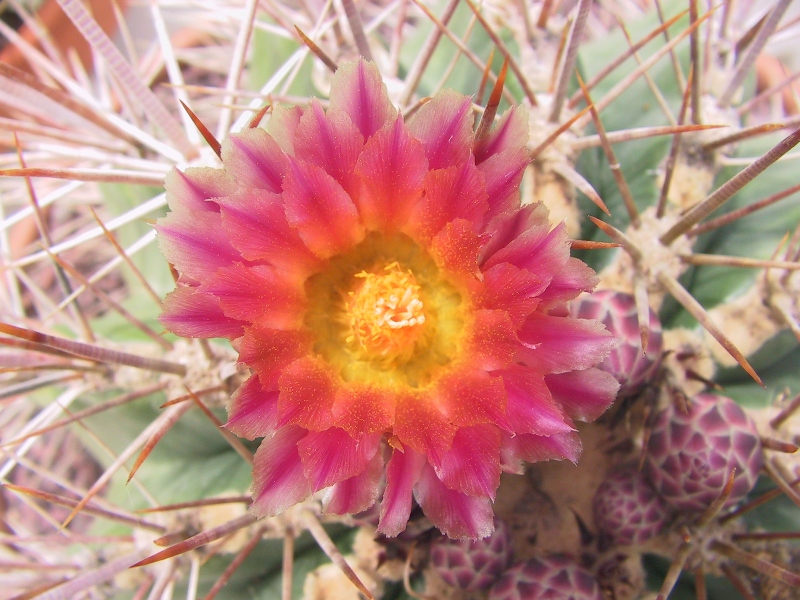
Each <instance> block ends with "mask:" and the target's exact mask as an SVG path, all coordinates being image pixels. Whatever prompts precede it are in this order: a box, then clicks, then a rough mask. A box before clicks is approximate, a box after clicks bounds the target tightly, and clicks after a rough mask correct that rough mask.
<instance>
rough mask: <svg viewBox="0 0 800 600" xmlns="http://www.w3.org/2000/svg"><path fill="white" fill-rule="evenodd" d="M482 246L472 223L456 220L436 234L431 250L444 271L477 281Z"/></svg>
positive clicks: (481, 241)
mask: <svg viewBox="0 0 800 600" xmlns="http://www.w3.org/2000/svg"><path fill="white" fill-rule="evenodd" d="M482 244H483V240H482V239H481V237H480V236H479V235H478V234H476V233H474V232H473V231H472V223H470V222H469V221H466V220H464V219H456V220H455V221H451V222H450V223H447V225H445V226H444V227H443V228H442V229H441V231H439V233H437V234H436V236H435V237H434V238H433V240H431V244H430V250H431V254H432V255H433V257H434V259H435V260H436V262H437V264H438V265H439V266H440V267H441V268H442V269H443V270H445V271H449V272H450V273H457V274H459V275H461V276H464V277H467V278H468V279H476V278H480V269H479V268H478V252H479V251H480V248H481V245H482Z"/></svg>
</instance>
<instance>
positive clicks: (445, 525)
mask: <svg viewBox="0 0 800 600" xmlns="http://www.w3.org/2000/svg"><path fill="white" fill-rule="evenodd" d="M414 497H415V498H416V500H417V502H418V503H419V505H420V506H421V507H422V511H423V512H424V513H425V516H426V517H428V518H429V519H430V520H431V521H432V522H433V524H434V525H436V527H438V528H439V530H440V531H441V532H442V533H443V534H445V535H446V536H447V537H450V538H453V539H478V538H484V537H486V536H488V535H491V533H492V531H494V511H492V504H491V502H489V499H488V498H483V497H479V496H467V495H466V494H464V493H462V492H458V491H455V490H450V489H448V488H447V487H446V486H445V485H444V484H443V483H442V482H441V481H440V480H439V478H438V477H436V473H435V472H434V471H433V468H431V467H430V465H425V466H424V467H423V469H422V474H421V476H420V478H419V481H418V482H417V485H416V487H415V488H414Z"/></svg>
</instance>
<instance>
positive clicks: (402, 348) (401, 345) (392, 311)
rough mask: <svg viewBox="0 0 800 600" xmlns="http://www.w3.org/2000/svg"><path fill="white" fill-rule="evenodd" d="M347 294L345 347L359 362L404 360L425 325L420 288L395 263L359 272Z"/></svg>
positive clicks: (414, 280) (412, 350)
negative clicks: (357, 357)
mask: <svg viewBox="0 0 800 600" xmlns="http://www.w3.org/2000/svg"><path fill="white" fill-rule="evenodd" d="M354 277H355V279H356V280H357V281H356V282H355V285H354V289H352V290H351V291H349V292H348V293H347V298H346V299H345V310H346V314H347V324H348V330H349V331H348V335H347V337H346V340H345V341H346V342H347V344H348V345H349V346H350V347H351V349H352V350H354V351H355V352H356V353H357V354H358V355H359V356H360V358H362V359H366V360H370V361H373V362H378V363H397V362H404V361H405V360H408V359H409V358H410V357H411V356H412V355H413V353H414V348H415V345H416V341H417V339H418V338H419V337H420V335H421V333H422V330H423V326H424V324H425V310H424V308H425V307H424V305H423V303H422V300H421V298H420V286H419V284H418V283H417V281H416V279H415V278H414V274H413V273H412V272H411V270H410V269H407V270H403V269H401V267H400V265H399V264H398V263H397V262H392V263H390V264H388V265H386V266H385V267H384V268H383V269H382V270H379V271H378V272H367V271H361V272H360V273H356V275H355V276H354Z"/></svg>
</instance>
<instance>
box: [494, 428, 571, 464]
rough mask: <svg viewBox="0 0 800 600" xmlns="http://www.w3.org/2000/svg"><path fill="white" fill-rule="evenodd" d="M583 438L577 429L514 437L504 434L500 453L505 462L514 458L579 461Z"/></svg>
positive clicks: (524, 434) (527, 460) (533, 460)
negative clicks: (550, 433) (551, 433)
mask: <svg viewBox="0 0 800 600" xmlns="http://www.w3.org/2000/svg"><path fill="white" fill-rule="evenodd" d="M581 448H582V445H581V438H580V436H579V435H578V432H577V431H568V432H566V433H554V434H553V435H534V434H532V433H523V434H521V435H516V436H514V437H511V436H509V435H508V434H504V435H503V445H502V448H501V450H500V455H501V457H502V458H503V462H504V463H506V464H507V463H509V459H510V461H511V462H513V461H514V460H520V459H521V460H524V461H526V462H531V463H534V462H540V461H543V460H564V459H565V458H566V459H567V460H569V461H570V462H573V463H577V462H578V458H580V455H581Z"/></svg>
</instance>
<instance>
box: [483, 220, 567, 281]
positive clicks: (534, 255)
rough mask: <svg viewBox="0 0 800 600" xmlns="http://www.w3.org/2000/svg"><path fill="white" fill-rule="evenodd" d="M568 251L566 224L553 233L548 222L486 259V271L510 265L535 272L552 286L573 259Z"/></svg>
mask: <svg viewBox="0 0 800 600" xmlns="http://www.w3.org/2000/svg"><path fill="white" fill-rule="evenodd" d="M569 251H570V242H569V238H568V237H567V230H566V228H565V226H564V224H563V223H561V224H559V225H557V226H556V227H554V228H553V229H552V230H551V229H550V225H549V223H547V224H545V225H544V226H540V227H535V228H531V229H528V230H527V231H525V232H523V233H522V234H521V235H519V236H518V237H517V238H516V239H514V240H513V241H511V242H510V243H509V244H508V245H507V246H506V247H505V248H502V249H500V250H498V251H497V252H496V253H495V254H494V255H493V256H492V257H491V258H490V259H489V260H487V261H486V264H485V265H484V268H488V267H492V266H494V265H496V264H499V263H501V262H508V263H511V264H512V265H514V266H515V267H519V268H520V269H527V270H528V271H530V272H531V273H536V276H537V277H539V278H540V279H542V281H547V282H548V283H549V282H550V281H552V279H553V278H554V277H556V276H557V275H558V274H559V273H560V272H562V271H563V270H564V266H565V265H566V263H567V261H568V260H569V258H570V256H569ZM578 293H580V292H576V295H577V294H578Z"/></svg>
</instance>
